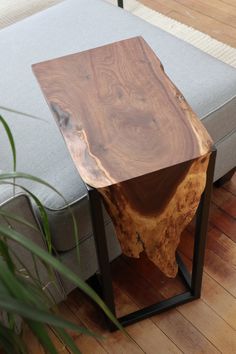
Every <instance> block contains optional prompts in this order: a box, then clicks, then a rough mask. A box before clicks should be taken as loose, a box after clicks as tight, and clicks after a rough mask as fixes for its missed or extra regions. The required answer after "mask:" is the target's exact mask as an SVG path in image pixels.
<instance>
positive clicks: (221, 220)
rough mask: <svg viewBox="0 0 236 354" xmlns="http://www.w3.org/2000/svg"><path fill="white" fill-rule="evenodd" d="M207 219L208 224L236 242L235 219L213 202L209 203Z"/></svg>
mask: <svg viewBox="0 0 236 354" xmlns="http://www.w3.org/2000/svg"><path fill="white" fill-rule="evenodd" d="M209 221H210V224H212V225H214V227H216V228H218V229H219V230H220V231H221V232H223V233H224V234H225V235H227V236H228V237H230V238H231V239H232V240H233V241H235V242H236V219H235V218H233V217H232V216H230V215H229V214H228V213H226V212H225V211H224V210H222V209H220V208H218V207H217V206H216V205H215V204H213V203H212V204H211V209H210V219H209Z"/></svg>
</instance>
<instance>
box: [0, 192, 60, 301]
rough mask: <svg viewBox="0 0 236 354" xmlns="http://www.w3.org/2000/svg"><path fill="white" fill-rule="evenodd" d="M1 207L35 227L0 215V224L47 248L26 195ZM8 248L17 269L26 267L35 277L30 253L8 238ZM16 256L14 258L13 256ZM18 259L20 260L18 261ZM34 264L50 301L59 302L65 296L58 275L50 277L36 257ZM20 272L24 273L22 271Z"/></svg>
mask: <svg viewBox="0 0 236 354" xmlns="http://www.w3.org/2000/svg"><path fill="white" fill-rule="evenodd" d="M0 206H1V209H3V210H5V211H7V212H8V213H11V214H13V215H17V216H19V217H20V218H22V219H24V220H26V221H27V222H29V223H30V224H31V225H33V226H34V227H35V229H32V228H31V227H29V226H26V225H23V224H22V223H20V222H17V221H15V220H12V219H10V218H3V217H2V216H1V217H0V223H1V224H2V225H7V226H9V227H11V228H12V229H13V230H16V231H18V232H19V233H20V234H22V235H23V236H25V237H26V238H27V239H29V240H31V241H33V242H34V243H35V244H37V245H38V246H39V247H41V248H43V249H45V250H46V249H47V247H46V242H45V239H44V238H43V237H42V230H41V228H40V226H39V224H38V222H37V219H36V218H35V215H34V213H33V211H32V207H31V203H30V201H29V199H28V197H27V196H25V195H18V196H17V197H14V198H11V199H9V200H7V201H6V202H5V203H3V204H1V205H0ZM8 245H9V248H10V249H12V251H13V253H12V257H13V259H15V265H16V267H17V268H18V269H21V270H23V269H24V267H25V269H27V270H28V271H29V272H30V273H31V274H33V276H34V277H35V278H36V279H37V274H36V270H35V265H34V262H33V258H32V255H31V253H30V252H29V251H28V250H27V249H26V248H25V247H22V246H21V245H19V244H18V243H16V242H14V241H11V240H8ZM14 255H16V256H17V258H15V256H14ZM18 260H20V262H22V263H20V262H19V261H18ZM35 264H36V265H37V269H38V273H39V275H40V281H41V284H42V286H43V287H44V289H45V291H46V292H47V294H48V295H49V296H50V298H51V301H52V299H54V300H53V301H55V302H60V301H61V300H63V299H64V298H65V292H64V289H63V288H62V286H61V282H60V280H59V277H58V276H57V275H56V274H55V278H54V279H52V278H51V275H49V273H48V271H47V269H46V268H45V266H44V265H43V264H42V262H41V261H39V259H38V258H37V257H36V258H35ZM22 274H24V273H23V272H22Z"/></svg>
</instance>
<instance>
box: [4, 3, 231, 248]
mask: <svg viewBox="0 0 236 354" xmlns="http://www.w3.org/2000/svg"><path fill="white" fill-rule="evenodd" d="M137 35H142V36H143V37H144V39H145V40H146V41H147V42H148V43H149V45H150V46H151V47H152V48H153V50H154V51H155V53H156V54H157V55H158V56H159V58H160V59H161V61H162V63H163V65H164V68H165V71H166V73H167V74H168V75H169V77H170V78H171V80H172V81H173V82H174V83H175V84H176V85H177V87H178V88H179V89H180V90H181V91H182V93H183V94H184V96H185V97H186V99H187V100H188V102H189V103H190V105H191V106H192V108H193V109H194V110H195V111H196V112H197V114H198V115H199V116H200V117H201V118H202V121H203V123H204V124H206V126H207V128H208V130H209V132H210V134H211V135H212V136H213V138H214V139H215V141H216V142H217V141H218V140H221V139H222V138H224V137H225V136H227V134H232V132H233V131H234V130H236V123H235V104H236V103H235V102H236V100H235V94H236V70H235V69H233V68H232V67H230V66H228V65H225V64H224V63H222V62H219V61H218V60H216V59H214V58H212V57H210V56H208V55H207V54H205V53H203V52H201V51H199V50H197V49H196V48H194V47H192V46H191V45H189V44H187V43H185V42H183V41H181V40H179V39H177V38H175V37H173V36H171V35H169V34H168V33H166V32H164V31H162V30H160V29H158V28H156V27H154V26H152V25H150V24H148V23H146V22H144V21H142V20H141V19H139V18H137V17H134V16H133V15H131V14H130V13H128V12H126V11H123V10H121V9H119V8H117V7H114V6H112V5H110V4H107V3H105V2H103V1H101V0H67V1H64V2H63V3H61V4H59V5H57V6H54V7H52V8H50V9H48V10H46V11H43V12H41V13H38V14H36V15H34V16H32V17H30V18H27V19H25V20H23V21H21V22H19V23H17V24H15V25H12V26H10V27H8V28H6V29H4V30H2V31H1V32H0V48H1V56H0V73H1V80H0V105H5V106H8V107H12V108H15V109H17V110H20V111H25V112H28V113H31V114H34V115H37V116H40V117H42V118H43V119H44V121H42V120H34V119H31V118H26V117H19V116H16V115H15V114H9V113H7V114H5V116H7V119H8V122H9V124H10V126H11V128H12V130H13V133H14V137H15V140H16V146H17V160H18V170H20V171H24V172H28V173H31V174H34V175H37V176H39V177H41V178H43V179H45V180H47V181H48V182H49V183H51V184H52V185H53V186H55V187H56V188H57V189H58V190H59V191H60V192H61V193H62V194H63V195H64V196H65V198H66V199H67V201H68V202H69V203H72V204H73V205H74V207H75V210H76V213H77V215H79V228H80V235H81V238H84V237H87V236H88V235H91V226H90V223H89V222H88V220H89V215H88V203H87V199H86V189H85V186H84V184H83V182H82V181H81V178H80V176H79V174H78V173H77V171H76V169H75V167H74V165H73V163H72V161H71V158H70V156H69V154H68V152H67V149H66V148H65V144H64V142H63V139H62V137H61V135H60V133H59V130H58V129H57V126H56V123H55V122H54V120H53V118H52V114H51V113H50V111H49V108H48V107H47V104H46V103H45V100H44V98H43V95H42V93H41V90H40V88H39V86H38V84H37V82H36V79H35V78H34V76H33V74H32V71H31V65H32V64H33V63H36V62H39V61H44V60H48V59H52V58H55V57H59V56H63V55H66V54H70V53H74V52H78V51H82V50H86V49H89V48H93V47H97V46H100V45H104V44H107V43H110V42H114V41H117V40H121V39H124V38H128V37H132V36H137ZM2 135H3V134H2V133H1V136H0V139H1V141H0V151H3V154H4V155H3V156H4V159H2V160H1V166H0V168H1V169H2V170H9V169H10V168H11V163H10V161H11V159H10V150H9V149H7V147H6V146H7V142H6V138H5V137H4V136H2ZM235 159H236V158H235ZM230 163H231V164H232V160H231V161H230ZM219 171H220V172H219ZM220 173H223V172H222V169H220V165H219V167H218V166H217V169H216V176H217V177H220ZM23 183H24V184H25V185H26V186H27V187H29V188H30V189H31V190H33V191H34V192H35V193H36V194H37V195H38V196H39V198H40V199H41V200H42V201H43V202H44V204H45V205H46V206H47V207H48V209H49V215H50V218H51V221H52V227H53V231H54V237H55V239H54V243H55V247H56V248H57V249H58V250H67V249H70V248H72V247H73V246H74V239H73V237H72V236H71V228H70V227H69V226H68V220H69V219H68V218H69V217H68V215H67V213H65V212H64V210H63V208H64V206H65V203H64V201H63V200H62V199H61V198H60V197H59V196H57V195H56V194H55V193H54V192H52V191H50V190H49V189H47V188H46V187H44V186H42V185H36V184H34V183H31V182H29V181H27V182H23ZM0 191H1V193H0V198H6V197H8V196H10V194H11V188H7V187H6V188H5V187H4V190H3V189H2V188H1V190H0ZM81 200H83V201H82V202H81V203H80V201H81ZM55 210H57V212H54V211H55ZM65 225H67V227H66V226H65ZM65 232H66V233H68V236H67V237H65Z"/></svg>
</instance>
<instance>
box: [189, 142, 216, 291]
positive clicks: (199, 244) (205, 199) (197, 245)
mask: <svg viewBox="0 0 236 354" xmlns="http://www.w3.org/2000/svg"><path fill="white" fill-rule="evenodd" d="M215 158H216V150H215V149H214V150H213V151H212V153H211V157H210V161H209V165H208V169H207V181H206V187H205V190H204V192H203V194H202V197H201V201H200V204H199V207H198V210H197V218H196V226H195V240H194V254H193V267H192V281H191V288H192V294H193V295H194V296H195V297H196V298H199V297H200V295H201V287H202V274H203V266H204V256H205V245H206V237H207V225H208V217H209V209H210V202H211V192H212V185H213V177H214V167H215Z"/></svg>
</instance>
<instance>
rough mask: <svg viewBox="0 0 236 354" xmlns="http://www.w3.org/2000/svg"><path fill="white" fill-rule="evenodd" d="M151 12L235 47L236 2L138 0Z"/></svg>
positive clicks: (220, 0) (228, 0)
mask: <svg viewBox="0 0 236 354" xmlns="http://www.w3.org/2000/svg"><path fill="white" fill-rule="evenodd" d="M139 1H140V2H142V3H143V4H144V5H146V6H149V7H150V8H152V9H153V10H156V11H158V12H161V13H163V14H164V15H167V16H168V17H171V18H173V19H175V20H177V21H180V22H182V23H185V24H186V25H188V26H191V27H193V28H195V29H198V30H199V31H202V32H204V33H207V34H209V35H210V36H211V37H213V38H215V39H218V40H219V41H221V42H223V43H227V44H229V45H231V46H233V47H236V0H139Z"/></svg>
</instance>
